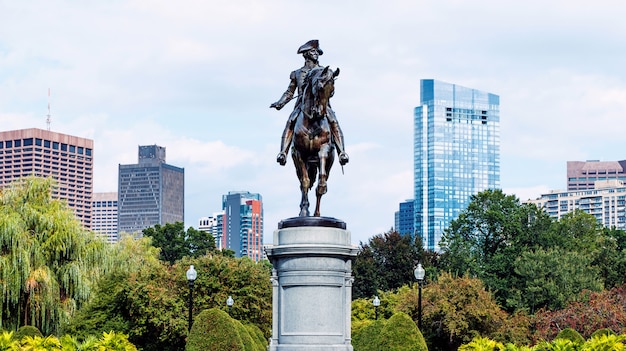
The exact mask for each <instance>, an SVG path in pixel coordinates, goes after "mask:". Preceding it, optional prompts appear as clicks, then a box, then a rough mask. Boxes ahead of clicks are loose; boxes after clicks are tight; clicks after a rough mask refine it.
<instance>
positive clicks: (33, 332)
mask: <svg viewBox="0 0 626 351" xmlns="http://www.w3.org/2000/svg"><path fill="white" fill-rule="evenodd" d="M26 336H31V337H35V336H39V337H43V334H41V332H40V331H39V329H37V327H34V326H32V325H25V326H23V327H20V328H19V329H18V330H17V331H16V332H15V334H13V339H14V340H17V341H20V340H22V339H23V338H24V337H26Z"/></svg>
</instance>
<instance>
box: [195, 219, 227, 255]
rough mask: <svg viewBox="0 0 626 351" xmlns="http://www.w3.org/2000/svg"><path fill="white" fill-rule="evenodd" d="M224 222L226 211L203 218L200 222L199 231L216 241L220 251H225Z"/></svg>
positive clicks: (216, 246)
mask: <svg viewBox="0 0 626 351" xmlns="http://www.w3.org/2000/svg"><path fill="white" fill-rule="evenodd" d="M223 220H224V211H222V212H216V213H213V215H212V216H211V217H201V218H200V220H199V221H198V230H199V231H202V232H205V233H209V234H211V236H213V238H214V239H215V248H216V249H218V250H221V249H223V248H224V247H223V246H222V244H223V238H224V235H223V230H222V229H223V228H222V226H223Z"/></svg>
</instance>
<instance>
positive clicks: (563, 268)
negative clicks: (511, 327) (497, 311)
mask: <svg viewBox="0 0 626 351" xmlns="http://www.w3.org/2000/svg"><path fill="white" fill-rule="evenodd" d="M591 261H592V258H591V257H590V256H588V255H585V254H582V253H579V252H571V251H563V250H558V249H548V250H543V249H538V250H535V251H528V252H524V253H522V255H521V256H520V257H518V258H517V259H516V260H515V266H516V267H515V273H517V275H518V276H519V277H520V281H521V282H523V285H520V289H519V290H518V289H517V288H513V289H512V290H513V291H512V293H511V296H517V297H518V298H521V299H522V301H521V302H517V303H516V304H517V305H524V306H530V311H531V313H534V311H535V309H539V308H542V307H548V308H549V309H552V310H556V309H560V308H563V307H564V306H565V304H566V303H567V302H568V301H570V300H571V299H573V298H575V297H576V295H578V294H579V293H580V292H581V291H583V290H591V291H600V290H602V280H601V277H600V275H599V270H598V268H597V267H595V266H592V265H591ZM515 292H517V294H515Z"/></svg>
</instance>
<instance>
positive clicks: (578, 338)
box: [554, 328, 585, 345]
mask: <svg viewBox="0 0 626 351" xmlns="http://www.w3.org/2000/svg"><path fill="white" fill-rule="evenodd" d="M554 339H566V340H570V341H572V342H573V343H574V344H576V345H582V344H584V343H585V338H583V337H582V335H580V333H579V332H577V331H576V330H574V329H572V328H565V329H563V330H561V331H560V332H559V334H557V336H556V338H554Z"/></svg>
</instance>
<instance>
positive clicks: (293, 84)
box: [270, 40, 349, 217]
mask: <svg viewBox="0 0 626 351" xmlns="http://www.w3.org/2000/svg"><path fill="white" fill-rule="evenodd" d="M298 54H302V55H303V57H304V60H305V62H304V66H303V67H301V68H299V69H297V70H295V71H293V72H291V75H290V77H289V78H290V83H289V87H288V88H287V91H285V93H284V94H283V95H282V97H281V98H280V99H279V100H278V101H277V102H275V103H273V104H272V105H271V106H270V107H272V108H275V109H277V110H280V109H281V108H283V107H284V106H285V105H286V104H287V103H288V102H289V101H290V100H292V99H293V98H294V93H295V92H296V90H297V91H298V95H297V96H296V97H295V98H296V103H295V106H294V109H293V112H291V114H290V115H289V119H288V120H287V124H286V126H285V130H284V131H283V136H282V141H281V147H280V152H279V153H278V156H277V157H276V162H278V163H279V164H280V165H281V166H284V165H285V164H286V163H287V154H288V152H289V149H290V148H291V157H292V159H293V162H294V165H295V167H296V174H297V175H298V179H299V180H300V191H301V192H302V199H301V200H300V217H308V216H310V212H309V197H308V194H309V190H310V189H312V188H313V184H314V183H315V181H316V180H317V188H316V190H315V194H316V196H317V202H316V205H315V211H314V213H313V216H315V217H319V216H320V200H321V198H322V195H324V194H325V193H326V191H327V181H328V175H329V173H330V169H331V168H332V166H333V162H334V161H335V149H336V150H337V153H338V155H339V164H340V165H341V166H343V165H345V164H346V163H348V161H349V158H348V154H346V151H345V148H344V145H345V144H344V139H343V132H342V131H341V128H340V127H339V123H338V122H337V117H336V116H335V112H334V111H333V110H332V108H331V107H330V102H329V101H330V98H331V97H332V96H333V94H334V92H335V79H336V78H337V76H338V75H339V68H337V70H336V71H333V70H332V69H330V67H329V66H327V67H322V66H320V65H319V62H318V57H319V56H320V55H322V54H323V51H322V50H321V49H320V47H319V42H318V41H317V40H310V41H308V42H307V43H305V44H304V45H302V46H300V48H299V49H298ZM318 175H319V178H318ZM316 178H317V179H316Z"/></svg>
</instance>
